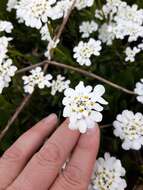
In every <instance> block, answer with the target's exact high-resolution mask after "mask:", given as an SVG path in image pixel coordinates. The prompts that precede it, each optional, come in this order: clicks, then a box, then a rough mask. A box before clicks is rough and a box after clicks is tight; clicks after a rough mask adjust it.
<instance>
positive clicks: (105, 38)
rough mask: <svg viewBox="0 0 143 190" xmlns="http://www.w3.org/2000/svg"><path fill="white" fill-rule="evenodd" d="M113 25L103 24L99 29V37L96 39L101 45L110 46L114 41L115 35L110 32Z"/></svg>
mask: <svg viewBox="0 0 143 190" xmlns="http://www.w3.org/2000/svg"><path fill="white" fill-rule="evenodd" d="M113 25H114V24H113V23H112V24H111V23H110V25H108V24H106V23H104V24H103V25H101V27H100V28H99V36H98V37H99V39H100V40H101V41H102V42H103V43H106V44H107V45H112V42H113V40H114V39H115V34H114V32H113V31H112V30H111V29H112V26H113Z"/></svg>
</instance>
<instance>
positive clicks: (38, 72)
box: [22, 67, 52, 94]
mask: <svg viewBox="0 0 143 190" xmlns="http://www.w3.org/2000/svg"><path fill="white" fill-rule="evenodd" d="M30 73H31V74H30V75H29V76H23V77H22V79H23V80H24V91H25V92H26V93H29V94H32V92H33V91H34V87H35V86H36V85H37V86H38V87H39V88H40V89H43V88H44V87H50V86H51V82H50V80H51V79H52V75H51V74H47V75H45V76H44V72H43V71H42V69H41V67H37V68H36V69H33V70H31V71H30Z"/></svg>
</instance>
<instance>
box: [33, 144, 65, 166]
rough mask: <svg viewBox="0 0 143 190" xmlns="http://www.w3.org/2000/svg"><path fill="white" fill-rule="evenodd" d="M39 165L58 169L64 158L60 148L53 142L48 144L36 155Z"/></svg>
mask: <svg viewBox="0 0 143 190" xmlns="http://www.w3.org/2000/svg"><path fill="white" fill-rule="evenodd" d="M35 156H36V159H37V162H38V164H39V165H41V166H45V165H50V166H51V167H58V166H59V165H60V160H61V157H62V154H61V150H60V147H59V146H58V145H57V144H56V143H53V142H48V143H47V144H46V145H45V147H43V149H41V151H40V152H38V153H37V154H36V155H35Z"/></svg>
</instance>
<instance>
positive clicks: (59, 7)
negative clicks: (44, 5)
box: [49, 0, 73, 20]
mask: <svg viewBox="0 0 143 190" xmlns="http://www.w3.org/2000/svg"><path fill="white" fill-rule="evenodd" d="M72 4H73V0H61V1H58V2H57V4H56V5H55V6H54V7H52V11H51V12H50V13H51V15H49V17H50V18H52V20H56V19H59V18H62V17H65V16H66V15H67V12H68V10H69V8H70V7H71V6H72Z"/></svg>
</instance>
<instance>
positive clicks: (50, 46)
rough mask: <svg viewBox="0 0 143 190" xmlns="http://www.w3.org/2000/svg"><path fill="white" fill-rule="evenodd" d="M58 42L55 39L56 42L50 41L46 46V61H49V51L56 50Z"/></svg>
mask: <svg viewBox="0 0 143 190" xmlns="http://www.w3.org/2000/svg"><path fill="white" fill-rule="evenodd" d="M59 42H60V40H59V39H57V40H56V41H55V40H53V39H51V40H50V41H49V43H48V46H47V51H46V52H45V54H44V55H45V57H47V58H48V60H51V50H52V49H54V48H56V47H57V45H58V43H59Z"/></svg>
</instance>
